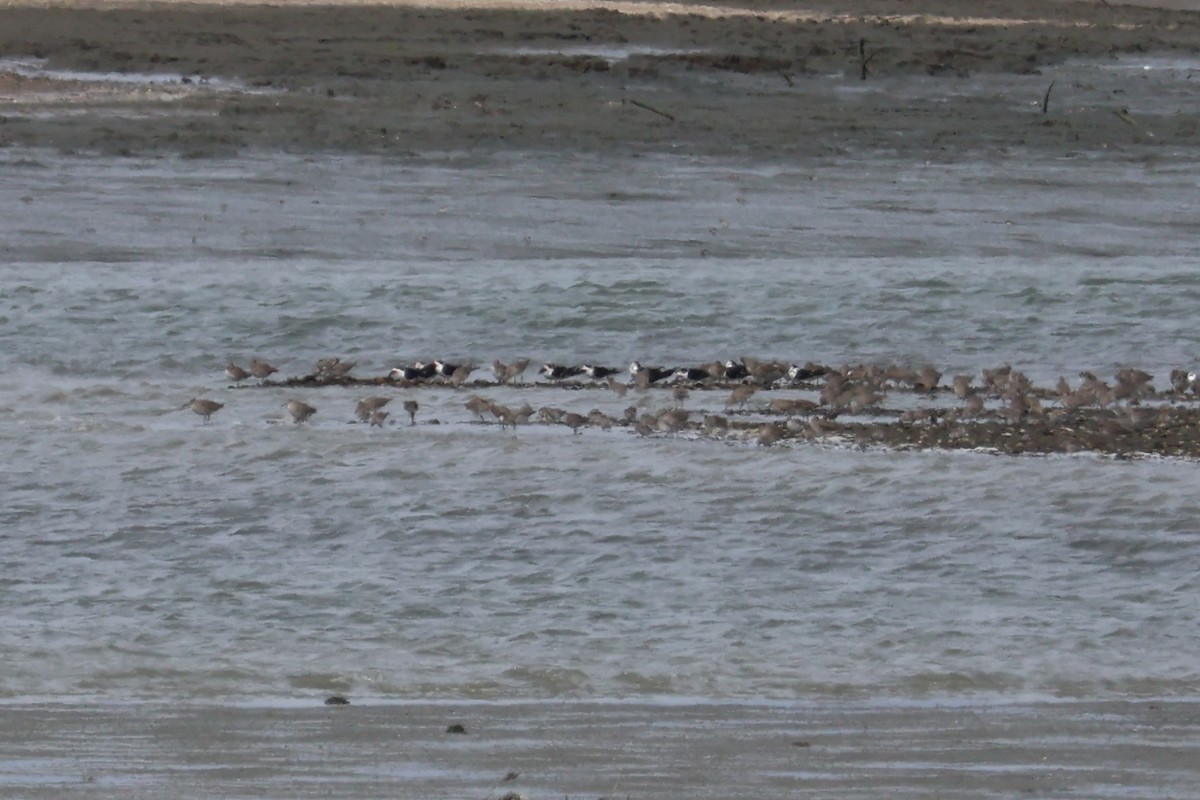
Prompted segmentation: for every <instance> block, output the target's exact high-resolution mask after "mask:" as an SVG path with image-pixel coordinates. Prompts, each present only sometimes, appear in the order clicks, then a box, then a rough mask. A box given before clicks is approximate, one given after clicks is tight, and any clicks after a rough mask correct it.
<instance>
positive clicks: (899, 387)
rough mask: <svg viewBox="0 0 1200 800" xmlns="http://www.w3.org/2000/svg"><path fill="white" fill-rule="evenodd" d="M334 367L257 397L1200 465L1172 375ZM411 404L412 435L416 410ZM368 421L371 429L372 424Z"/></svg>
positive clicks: (1195, 427)
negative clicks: (394, 403) (402, 393)
mask: <svg viewBox="0 0 1200 800" xmlns="http://www.w3.org/2000/svg"><path fill="white" fill-rule="evenodd" d="M418 363H419V362H418ZM439 363H440V362H439ZM337 366H339V364H338V362H337V361H336V359H330V360H326V362H325V365H324V367H322V368H319V369H318V370H316V371H314V372H313V373H310V374H308V375H303V376H297V377H292V378H287V379H284V380H278V381H276V380H270V379H267V380H263V381H261V382H259V383H257V384H255V385H254V387H253V388H275V389H279V388H300V389H318V388H321V387H328V386H338V387H362V388H376V389H393V390H408V391H410V392H411V391H412V390H422V389H425V390H435V389H442V390H446V389H449V390H453V391H457V392H461V393H462V394H463V406H462V407H463V409H464V415H463V416H464V418H463V420H458V421H460V422H461V421H474V422H476V423H481V424H496V425H499V426H501V427H502V428H508V429H512V430H513V431H514V432H515V431H516V430H517V429H518V428H519V427H520V426H522V425H529V424H542V425H563V426H566V427H568V428H570V429H571V430H572V432H573V433H574V434H577V435H582V434H583V433H584V432H585V431H587V430H588V429H601V430H612V429H618V430H620V429H625V430H628V431H632V432H635V433H637V434H639V435H641V436H645V437H659V436H685V437H692V438H705V439H718V440H726V441H730V442H737V443H743V444H747V443H748V444H757V445H760V446H776V445H784V444H789V443H790V444H798V443H826V444H835V445H842V446H852V447H863V448H874V447H880V448H889V449H947V450H982V451H988V452H993V453H998V454H1010V455H1019V454H1030V453H1032V454H1051V453H1080V452H1091V453H1101V454H1107V455H1113V456H1118V457H1129V456H1135V455H1155V456H1171V457H1182V458H1200V408H1198V407H1197V403H1196V401H1197V400H1200V385H1198V383H1197V377H1196V375H1195V374H1194V373H1188V372H1184V371H1182V370H1174V371H1172V373H1171V375H1170V384H1171V385H1170V388H1168V389H1165V390H1159V389H1156V388H1155V387H1154V384H1153V377H1152V376H1151V375H1149V374H1148V373H1145V372H1143V371H1140V370H1133V369H1123V370H1119V371H1118V372H1117V373H1116V375H1115V376H1114V379H1113V380H1112V381H1111V382H1109V381H1104V380H1101V379H1100V378H1098V377H1097V376H1095V375H1094V374H1092V373H1090V372H1083V373H1080V378H1081V379H1082V380H1080V381H1079V382H1078V383H1077V384H1075V385H1074V386H1072V385H1071V384H1070V383H1069V382H1068V381H1067V380H1066V379H1065V378H1060V379H1059V381H1058V384H1057V386H1055V387H1054V388H1047V387H1039V386H1034V385H1033V384H1032V383H1031V382H1030V381H1029V380H1028V378H1026V377H1025V375H1024V374H1023V373H1021V372H1020V371H1017V370H1013V369H1012V368H1011V367H1007V366H1006V367H1001V368H999V369H993V370H984V371H983V372H982V374H981V376H980V377H979V378H976V377H975V376H968V375H958V376H954V377H953V378H951V379H950V382H949V384H944V383H943V382H942V375H941V373H939V372H938V371H937V370H935V369H933V368H932V367H924V368H922V369H920V370H917V369H912V368H907V367H898V366H890V367H871V366H862V365H860V366H842V367H837V368H834V367H829V366H825V365H819V364H812V363H811V362H810V363H809V364H806V365H805V366H803V367H799V366H796V365H788V364H786V363H783V362H767V361H757V360H755V359H746V360H745V361H738V362H725V363H723V364H722V363H713V364H711V365H708V369H710V370H711V371H712V373H713V377H712V378H710V379H700V380H689V379H687V378H686V377H684V376H683V375H682V374H676V373H675V371H673V370H663V372H664V373H667V374H666V375H665V376H663V377H656V379H655V380H654V381H653V382H651V381H649V380H648V379H647V378H646V375H647V374H648V373H638V374H637V375H636V376H634V377H633V380H631V381H630V382H625V381H624V380H618V379H617V375H609V376H607V378H606V379H605V380H592V379H587V378H586V377H585V376H582V375H571V376H570V377H568V378H565V379H554V380H551V379H545V380H543V379H538V380H534V381H528V382H522V380H521V376H520V375H517V376H506V373H505V371H504V367H505V366H506V365H504V364H502V363H500V362H496V364H495V365H494V366H493V372H494V373H495V374H497V375H498V376H500V377H498V378H497V379H495V380H488V379H476V380H469V378H470V373H471V372H472V371H474V370H473V368H470V367H460V368H459V369H458V370H457V371H456V372H455V373H454V375H453V376H451V377H445V376H439V375H434V376H431V377H428V378H420V379H406V378H402V377H393V376H381V377H374V378H359V377H355V376H353V375H352V374H350V368H352V366H353V365H350V366H349V367H347V365H344V364H341V365H340V366H341V367H343V368H345V372H343V373H342V374H333V373H332V372H331V371H330V370H331V368H332V369H334V371H336V367H337ZM548 366H552V365H548ZM747 367H748V369H747V372H748V373H749V374H747V375H745V376H741V377H738V378H727V377H724V372H725V371H727V370H728V371H731V372H735V371H738V370H742V369H746V368H747ZM697 369H699V368H697ZM543 372H545V368H543ZM619 377H621V378H625V377H628V375H627V374H626V373H620V374H619ZM246 388H252V387H246ZM499 389H503V390H506V391H508V392H511V391H512V390H519V391H528V392H530V396H531V397H532V395H533V393H534V392H540V393H542V394H543V395H544V393H545V392H546V391H554V390H560V391H567V392H570V393H572V394H576V393H579V394H582V395H584V396H585V399H584V401H583V403H581V404H580V407H579V408H575V409H572V408H565V407H559V406H556V405H543V406H541V407H539V408H537V409H535V408H534V407H533V406H532V405H530V404H529V402H525V403H523V404H522V405H521V406H520V407H519V408H514V407H512V406H511V405H508V406H506V405H502V404H500V403H498V402H496V401H495V400H493V399H491V398H489V397H488V396H487V395H486V392H488V391H490V390H499ZM627 394H628V399H629V400H630V401H631V404H630V405H628V407H626V408H625V411H624V413H623V414H621V415H615V416H614V415H611V414H607V413H604V412H603V411H600V410H599V409H597V408H595V407H594V406H595V405H596V401H597V400H598V399H603V400H607V401H611V400H612V399H613V395H616V396H618V397H621V398H624V397H626V395H627ZM587 397H590V398H592V401H591V402H590V403H588V402H587V400H586V398H587ZM543 399H544V397H543ZM369 400H376V401H377V403H376V406H375V407H373V410H374V411H378V410H379V409H380V408H382V406H383V405H386V403H387V402H388V401H389V400H390V396H388V395H383V396H379V397H377V398H369V399H368V401H369ZM889 400H890V401H891V402H889ZM364 402H367V401H364ZM409 404H411V405H412V406H413V409H412V410H411V413H412V415H413V417H414V421H415V414H416V412H415V408H416V406H417V404H416V402H415V401H413V400H409ZM571 405H575V403H574V402H572V403H571ZM583 405H587V406H588V407H586V408H585V407H583ZM384 417H386V415H384ZM360 419H361V420H362V421H363V422H367V421H372V420H370V419H369V417H368V416H367V415H362V414H360ZM382 419H383V418H378V419H376V420H374V421H373V424H380V423H381V422H382ZM447 421H453V420H447ZM438 422H441V420H438ZM380 426H381V427H382V425H381V424H380Z"/></svg>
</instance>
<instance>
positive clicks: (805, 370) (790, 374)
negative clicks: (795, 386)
mask: <svg viewBox="0 0 1200 800" xmlns="http://www.w3.org/2000/svg"><path fill="white" fill-rule="evenodd" d="M828 371H829V369H828V367H823V366H821V365H820V364H813V363H812V362H811V361H810V362H809V363H807V364H805V365H804V366H800V365H799V364H792V365H791V366H790V367H788V371H787V379H788V380H789V381H791V382H792V383H800V382H802V381H810V380H812V379H813V378H819V377H821V376H822V375H824V374H825V373H826V372H828Z"/></svg>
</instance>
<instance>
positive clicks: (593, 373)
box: [579, 364, 620, 381]
mask: <svg viewBox="0 0 1200 800" xmlns="http://www.w3.org/2000/svg"><path fill="white" fill-rule="evenodd" d="M579 369H580V370H582V371H583V374H584V375H587V376H588V377H589V378H591V379H592V380H594V381H602V380H604V379H605V378H607V377H610V376H612V375H616V374H617V373H618V372H620V370H619V369H613V368H612V367H597V366H596V365H594V364H584V365H583V366H582V367H580V368H579Z"/></svg>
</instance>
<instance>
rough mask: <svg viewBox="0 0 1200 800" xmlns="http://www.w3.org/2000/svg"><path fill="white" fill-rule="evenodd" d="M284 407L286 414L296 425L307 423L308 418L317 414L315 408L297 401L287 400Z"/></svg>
mask: <svg viewBox="0 0 1200 800" xmlns="http://www.w3.org/2000/svg"><path fill="white" fill-rule="evenodd" d="M284 405H286V406H287V410H288V413H289V414H291V415H292V422H293V423H294V424H296V425H299V424H300V423H301V422H307V421H308V418H309V417H311V416H312V415H313V414H315V413H317V410H316V409H315V408H313V407H312V406H310V405H309V404H308V403H303V402H301V401H299V400H288V401H287V402H286V403H284Z"/></svg>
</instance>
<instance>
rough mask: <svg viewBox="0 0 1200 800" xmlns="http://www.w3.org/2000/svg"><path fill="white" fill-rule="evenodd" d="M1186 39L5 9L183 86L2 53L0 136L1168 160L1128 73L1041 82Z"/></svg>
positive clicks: (16, 28) (81, 61)
mask: <svg viewBox="0 0 1200 800" xmlns="http://www.w3.org/2000/svg"><path fill="white" fill-rule="evenodd" d="M1174 5H1176V6H1180V5H1191V6H1194V5H1195V4H1193V3H1189V4H1183V3H1174ZM1198 44H1200V13H1197V12H1196V11H1194V10H1185V9H1180V8H1173V9H1161V8H1146V7H1141V6H1134V5H1119V4H1108V3H1098V2H1017V3H1010V2H1003V3H1001V2H968V0H920V2H910V3H904V4H902V5H898V4H896V3H893V2H882V0H863V1H862V2H857V3H853V4H846V3H841V2H832V0H820V2H816V3H812V4H806V5H805V6H804V7H803V8H797V7H795V6H794V5H792V4H788V3H779V2H769V1H768V2H764V1H763V0H755V2H747V3H732V2H717V3H711V4H683V3H680V4H664V3H651V2H603V3H583V2H561V3H549V2H529V1H526V0H511V1H509V2H494V0H486V2H478V3H465V2H461V1H460V0H442V1H440V2H422V3H415V2H414V3H379V2H369V3H345V2H334V3H330V4H316V3H289V4H287V5H284V6H264V5H256V4H252V3H243V2H236V3H223V4H213V3H184V2H150V3H138V4H125V3H119V2H118V3H112V2H78V3H75V2H73V3H61V2H51V3H41V2H26V1H25V0H6V2H3V3H0V54H3V56H4V57H5V58H13V57H19V56H36V57H39V58H43V59H46V66H47V67H48V68H52V69H57V70H68V71H85V72H119V73H126V74H128V73H154V74H159V75H163V74H167V75H177V76H189V77H188V82H187V83H177V84H175V85H171V86H169V87H163V86H161V85H159V86H154V87H146V86H144V85H142V86H139V85H123V86H122V85H111V84H110V85H104V84H96V83H88V82H80V81H78V80H74V79H72V78H71V77H70V76H66V77H63V76H59V77H56V78H46V77H44V76H43V77H39V76H36V75H35V76H31V75H21V74H14V73H13V72H12V71H11V70H10V71H9V72H8V74H4V68H3V67H0V114H2V115H3V124H2V125H0V145H2V146H12V145H38V146H50V147H55V148H59V149H62V150H64V151H69V152H101V153H118V154H152V153H182V154H185V155H190V156H195V157H204V156H210V155H226V154H229V153H232V152H237V151H240V150H243V149H245V148H254V147H265V148H281V149H286V150H290V151H297V152H308V151H342V152H345V151H354V152H372V153H375V152H377V153H384V154H398V155H407V154H413V153H424V152H429V151H438V152H445V151H467V152H486V151H494V150H498V149H514V148H517V149H535V150H536V149H552V150H564V149H565V150H582V151H591V152H600V153H605V152H613V153H644V152H652V151H669V152H683V153H696V154H713V153H720V154H722V155H726V156H730V155H738V154H744V155H746V156H749V157H767V158H772V157H806V156H820V155H829V154H839V153H853V152H877V151H881V150H882V151H887V152H895V153H898V154H901V155H914V156H920V157H922V158H948V157H954V156H955V154H957V153H961V152H963V151H966V150H970V151H977V150H979V149H984V150H996V149H1007V148H1036V149H1045V150H1050V151H1052V152H1062V153H1074V152H1078V151H1098V150H1100V151H1110V152H1111V151H1122V150H1126V149H1134V150H1137V151H1138V152H1141V151H1142V150H1148V151H1150V152H1153V153H1165V152H1171V151H1172V148H1176V147H1179V146H1194V145H1195V144H1196V143H1197V142H1198V141H1200V139H1198V138H1197V126H1196V125H1195V123H1194V121H1193V120H1192V118H1191V117H1190V116H1189V115H1180V114H1178V113H1176V111H1177V109H1175V108H1173V107H1172V106H1171V104H1162V105H1161V107H1156V104H1155V103H1153V102H1145V101H1146V100H1152V98H1145V97H1142V96H1139V93H1140V92H1142V91H1143V89H1140V88H1139V87H1138V86H1136V85H1134V84H1130V85H1129V86H1128V87H1124V88H1118V89H1115V90H1113V91H1112V92H1110V91H1108V87H1103V89H1104V90H1103V91H1101V92H1100V93H1099V94H1098V95H1096V96H1092V95H1091V94H1089V91H1090V89H1091V88H1094V87H1088V86H1080V85H1061V84H1060V85H1057V86H1056V87H1055V89H1054V90H1053V91H1052V92H1051V95H1050V99H1049V102H1048V104H1047V109H1046V113H1043V111H1042V107H1041V106H1042V100H1043V98H1044V94H1045V92H1046V90H1047V89H1048V88H1049V84H1050V82H1051V80H1052V78H1050V77H1046V78H1045V79H1043V77H1042V76H1041V73H1042V71H1043V70H1046V69H1049V68H1052V67H1053V66H1054V65H1056V64H1061V63H1063V62H1065V61H1068V60H1071V59H1076V58H1086V59H1112V58H1115V57H1118V56H1122V55H1127V56H1135V57H1142V56H1144V55H1146V54H1153V53H1156V54H1166V55H1173V56H1179V57H1185V58H1186V57H1192V56H1194V54H1195V52H1196V49H1197V45H1198ZM864 63H865V67H866V76H867V79H866V80H865V81H864V80H861V77H862V74H863V70H864ZM1000 75H1005V76H1017V77H1020V78H1025V79H1028V80H1027V81H1026V82H1025V83H1022V84H1021V87H1020V88H1019V90H1018V96H1019V99H1020V102H1019V103H1017V104H1015V105H1014V102H1013V100H1012V97H1011V96H1002V93H1000V92H999V91H998V90H997V89H995V87H993V86H992V85H991V81H992V78H994V77H995V76H1000ZM902 78H913V79H917V80H919V81H922V82H924V83H922V84H921V85H922V86H924V87H926V89H927V90H928V91H926V92H925V94H924V95H923V96H922V97H917V98H914V97H900V96H897V95H896V93H895V86H894V85H893V84H891V83H889V81H895V80H897V79H902ZM220 81H235V82H237V85H236V90H230V89H229V87H228V86H222V85H221V84H220ZM973 81H981V83H978V84H976V83H973ZM1131 106H1134V107H1137V111H1136V113H1135V114H1132V115H1130V114H1129V113H1128V108H1129V107H1131ZM1122 112H1125V113H1124V114H1123V113H1122Z"/></svg>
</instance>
